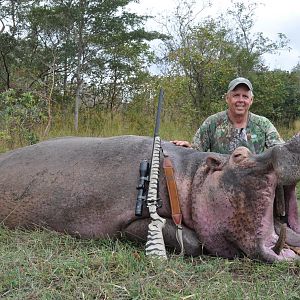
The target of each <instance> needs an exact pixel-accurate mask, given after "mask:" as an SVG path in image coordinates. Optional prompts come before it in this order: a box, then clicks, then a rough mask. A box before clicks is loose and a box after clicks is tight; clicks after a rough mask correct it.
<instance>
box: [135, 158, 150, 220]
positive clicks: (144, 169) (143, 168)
mask: <svg viewBox="0 0 300 300" xmlns="http://www.w3.org/2000/svg"><path fill="white" fill-rule="evenodd" d="M148 172H149V163H148V161H147V160H146V159H143V160H142V161H141V163H140V178H139V183H138V186H137V188H136V189H137V190H138V194H137V198H136V204H135V215H136V216H137V217H141V216H142V211H143V202H144V201H145V200H146V194H147V193H146V191H147V187H146V183H148V181H149V177H148Z"/></svg>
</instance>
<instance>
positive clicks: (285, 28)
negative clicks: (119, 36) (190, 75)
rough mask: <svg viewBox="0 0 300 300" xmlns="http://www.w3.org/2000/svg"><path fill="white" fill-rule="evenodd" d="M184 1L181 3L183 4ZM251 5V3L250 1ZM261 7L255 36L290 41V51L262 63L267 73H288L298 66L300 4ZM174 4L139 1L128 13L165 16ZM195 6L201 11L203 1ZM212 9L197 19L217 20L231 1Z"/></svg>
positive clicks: (287, 0)
mask: <svg viewBox="0 0 300 300" xmlns="http://www.w3.org/2000/svg"><path fill="white" fill-rule="evenodd" d="M182 1H183V0H182ZM250 1H251V0H250ZM251 2H257V3H261V4H260V5H259V6H258V8H257V9H256V11H255V26H254V30H255V31H256V32H262V33H263V34H264V36H265V37H268V38H270V39H272V40H276V39H277V34H278V33H284V34H285V35H286V36H287V38H288V39H289V44H288V46H289V47H290V48H291V50H289V51H288V50H283V51H280V52H279V53H277V54H267V55H265V56H264V59H265V63H266V65H268V66H269V67H270V69H276V68H278V69H282V70H288V71H290V70H291V69H292V68H293V67H295V66H296V65H297V63H298V62H300V1H299V0H257V1H251ZM177 3H178V2H177V0H140V1H139V3H136V4H133V5H130V6H129V7H130V10H131V11H133V12H136V13H139V14H144V15H145V14H147V15H154V16H158V15H159V14H161V15H163V16H167V15H170V14H172V12H173V11H174V9H175V7H176V4H177ZM196 3H197V6H198V7H199V8H201V7H202V5H203V1H202V0H196ZM211 3H212V7H211V8H207V9H205V10H204V11H202V12H201V14H200V15H199V17H200V18H202V17H203V18H204V17H205V16H208V15H210V16H216V15H217V14H220V13H221V12H225V10H226V8H228V7H229V6H230V5H231V1H230V0H211ZM146 26H147V27H146V28H149V29H155V30H157V31H160V27H159V25H158V23H156V22H153V21H151V23H150V22H149V23H148V24H146Z"/></svg>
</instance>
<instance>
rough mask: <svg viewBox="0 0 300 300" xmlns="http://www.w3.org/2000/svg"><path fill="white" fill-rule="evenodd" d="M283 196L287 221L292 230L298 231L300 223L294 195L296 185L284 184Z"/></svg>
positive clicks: (299, 230) (299, 231)
mask: <svg viewBox="0 0 300 300" xmlns="http://www.w3.org/2000/svg"><path fill="white" fill-rule="evenodd" d="M284 198H285V202H286V214H287V222H288V225H289V226H290V228H291V229H292V230H294V231H295V232H297V233H300V225H299V220H298V204H297V196H296V186H295V185H294V184H293V185H286V186H284Z"/></svg>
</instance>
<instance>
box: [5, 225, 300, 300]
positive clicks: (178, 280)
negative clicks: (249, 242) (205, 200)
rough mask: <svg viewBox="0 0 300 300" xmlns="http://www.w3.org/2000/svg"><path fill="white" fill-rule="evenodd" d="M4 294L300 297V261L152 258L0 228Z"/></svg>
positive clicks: (111, 245)
mask: <svg viewBox="0 0 300 300" xmlns="http://www.w3.org/2000/svg"><path fill="white" fill-rule="evenodd" d="M0 253H1V254H0V256H1V258H0V267H1V275H0V298H1V299H270V300H271V299H299V297H300V286H299V275H300V263H299V262H293V263H278V264H273V265H269V264H263V263H260V262H256V261H250V260H249V259H247V258H244V259H237V260H227V259H222V258H212V257H208V256H202V257H198V258H182V257H177V256H175V255H172V254H171V255H170V257H169V259H168V260H167V261H161V260H156V259H149V258H148V257H145V254H144V249H143V248H141V247H140V246H136V245H133V244H131V243H128V242H125V241H123V242H121V241H112V240H105V241H97V240H78V239H75V238H73V237H70V236H66V235H62V234H58V233H55V232H49V231H46V230H44V231H43V230H36V231H33V232H29V231H21V230H15V231H9V230H7V229H5V228H1V229H0Z"/></svg>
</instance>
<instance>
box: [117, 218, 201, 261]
mask: <svg viewBox="0 0 300 300" xmlns="http://www.w3.org/2000/svg"><path fill="white" fill-rule="evenodd" d="M149 221H150V220H149V219H139V220H135V221H134V222H132V223H131V224H129V225H128V226H127V227H126V228H125V229H124V230H123V231H122V232H123V233H124V234H125V236H126V237H127V238H128V239H129V240H131V241H135V242H136V241H139V242H140V241H146V239H147V232H148V225H149ZM163 236H164V241H165V244H166V246H167V247H169V248H172V249H175V251H176V252H180V247H179V244H178V242H177V240H176V226H175V224H174V223H173V221H172V220H171V219H167V220H166V224H165V226H164V228H163ZM183 244H184V250H185V255H187V256H198V255H200V254H202V253H203V248H202V245H201V243H200V241H199V240H198V238H197V236H196V233H195V232H194V231H193V230H191V229H189V228H188V227H186V226H184V225H183Z"/></svg>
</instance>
